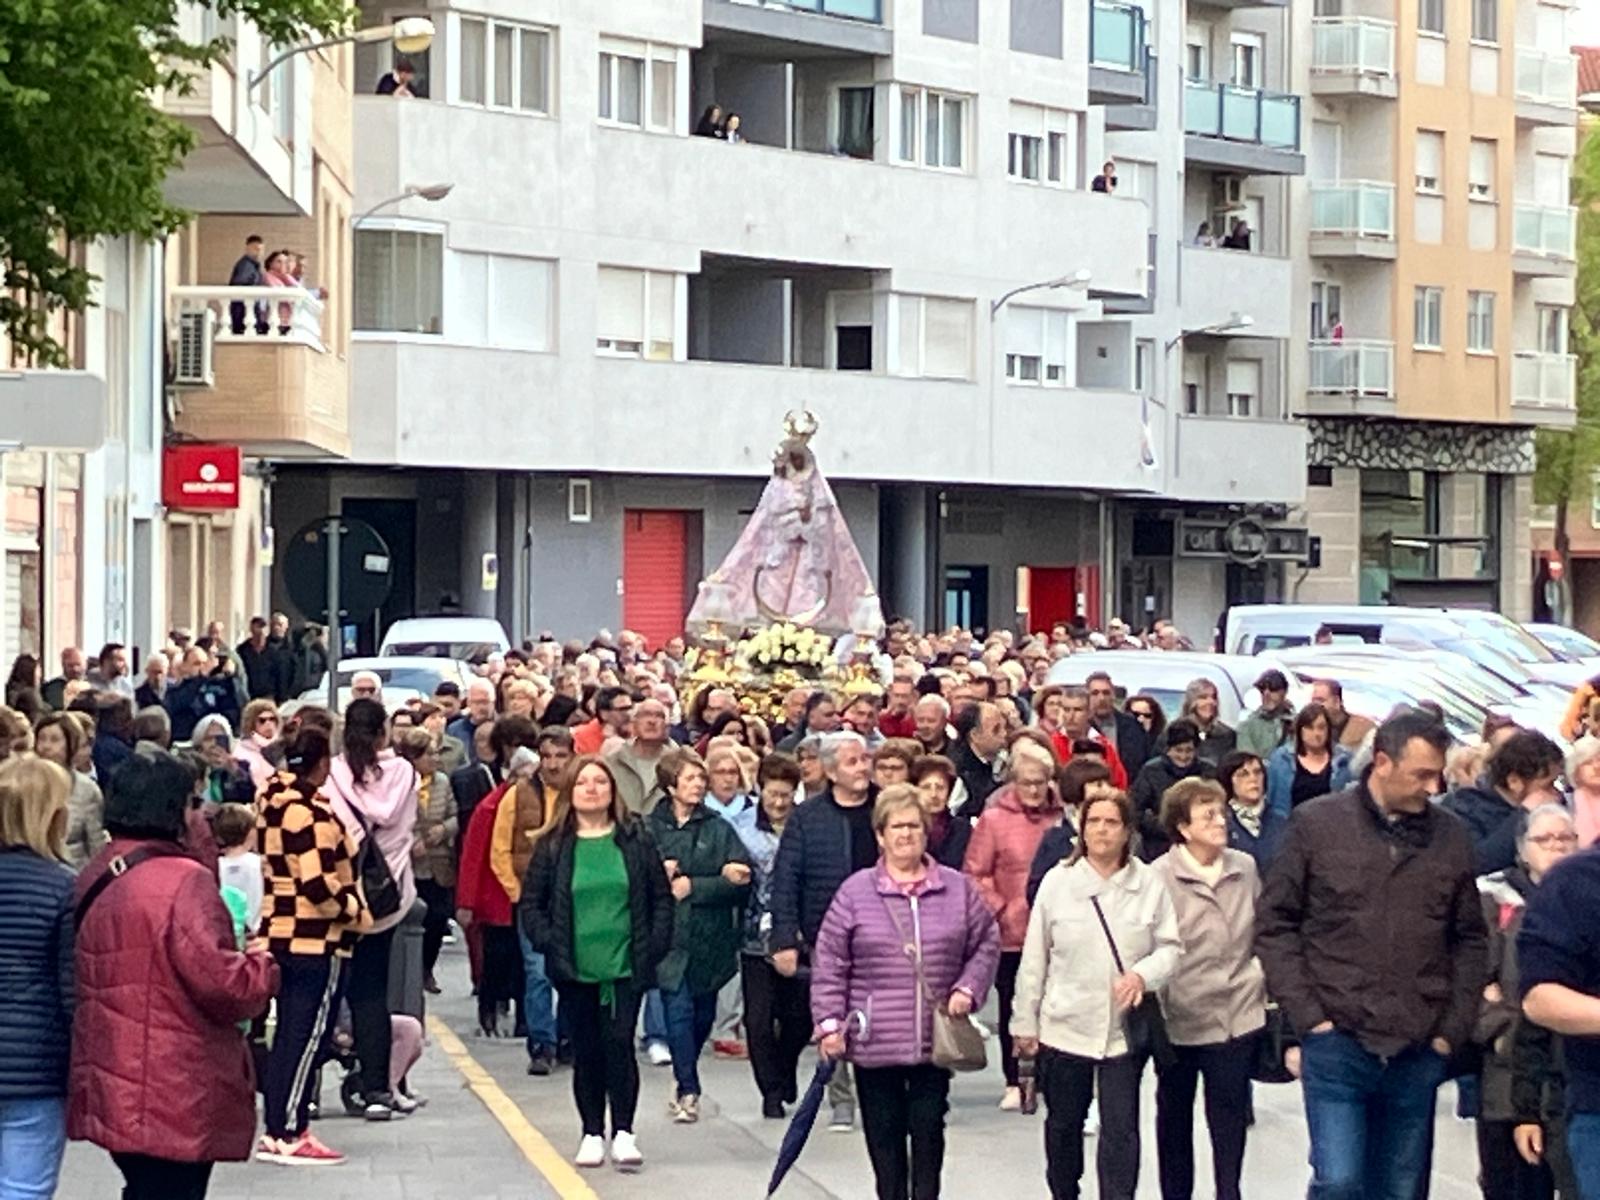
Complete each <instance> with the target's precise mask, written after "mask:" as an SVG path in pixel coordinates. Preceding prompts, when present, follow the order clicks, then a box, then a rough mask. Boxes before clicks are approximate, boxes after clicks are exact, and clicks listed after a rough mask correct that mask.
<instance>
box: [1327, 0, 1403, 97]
mask: <svg viewBox="0 0 1600 1200" xmlns="http://www.w3.org/2000/svg"><path fill="white" fill-rule="evenodd" d="M1311 36H1312V44H1311V93H1312V95H1314V96H1378V97H1382V98H1384V99H1387V100H1393V99H1394V98H1395V97H1396V96H1398V95H1399V94H1400V82H1399V78H1398V76H1397V75H1396V74H1395V69H1394V22H1393V21H1384V20H1379V19H1378V18H1376V17H1317V18H1316V19H1314V20H1313V21H1312V22H1311Z"/></svg>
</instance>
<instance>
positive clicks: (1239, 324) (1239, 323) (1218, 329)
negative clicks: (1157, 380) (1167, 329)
mask: <svg viewBox="0 0 1600 1200" xmlns="http://www.w3.org/2000/svg"><path fill="white" fill-rule="evenodd" d="M1255 323H1256V319H1255V318H1254V317H1252V316H1251V315H1250V314H1249V313H1242V312H1232V313H1229V314H1228V319H1227V320H1226V321H1218V322H1217V323H1216V324H1214V325H1202V326H1201V327H1200V328H1199V329H1185V330H1183V331H1182V332H1181V333H1179V334H1178V336H1177V337H1175V338H1173V339H1172V340H1171V341H1170V342H1168V343H1167V349H1168V350H1171V349H1172V348H1173V347H1174V346H1176V345H1177V344H1178V343H1179V342H1181V341H1183V339H1184V338H1186V337H1191V336H1193V335H1195V334H1212V333H1238V332H1239V331H1240V330H1242V329H1249V328H1250V327H1251V326H1252V325H1254V324H1255Z"/></svg>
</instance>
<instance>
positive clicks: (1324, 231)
mask: <svg viewBox="0 0 1600 1200" xmlns="http://www.w3.org/2000/svg"><path fill="white" fill-rule="evenodd" d="M1311 235H1312V236H1313V237H1352V238H1377V239H1381V240H1383V241H1393V240H1394V184H1392V183H1373V182H1370V181H1367V180H1357V181H1355V182H1351V183H1313V184H1312V185H1311Z"/></svg>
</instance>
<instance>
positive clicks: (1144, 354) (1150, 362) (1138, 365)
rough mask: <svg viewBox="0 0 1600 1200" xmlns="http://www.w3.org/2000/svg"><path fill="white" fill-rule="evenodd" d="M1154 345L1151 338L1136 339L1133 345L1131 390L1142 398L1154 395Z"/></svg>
mask: <svg viewBox="0 0 1600 1200" xmlns="http://www.w3.org/2000/svg"><path fill="white" fill-rule="evenodd" d="M1155 388H1156V343H1155V340H1154V339H1153V338H1138V339H1136V340H1135V341H1134V343H1133V390H1134V391H1136V392H1138V393H1139V394H1140V395H1142V396H1151V395H1154V394H1155Z"/></svg>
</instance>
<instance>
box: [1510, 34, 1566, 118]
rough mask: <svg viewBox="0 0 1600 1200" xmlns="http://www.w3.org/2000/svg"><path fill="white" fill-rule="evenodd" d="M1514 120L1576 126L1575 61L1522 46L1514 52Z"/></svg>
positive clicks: (1564, 55) (1562, 53)
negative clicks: (1515, 73) (1515, 70)
mask: <svg viewBox="0 0 1600 1200" xmlns="http://www.w3.org/2000/svg"><path fill="white" fill-rule="evenodd" d="M1516 96H1517V120H1518V121H1520V122H1522V123H1523V124H1525V125H1566V126H1574V125H1576V124H1577V123H1578V59H1577V56H1576V55H1574V54H1568V53H1566V52H1560V53H1552V52H1550V51H1547V50H1535V49H1533V48H1531V47H1525V48H1523V49H1520V50H1518V51H1517V79H1516Z"/></svg>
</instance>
